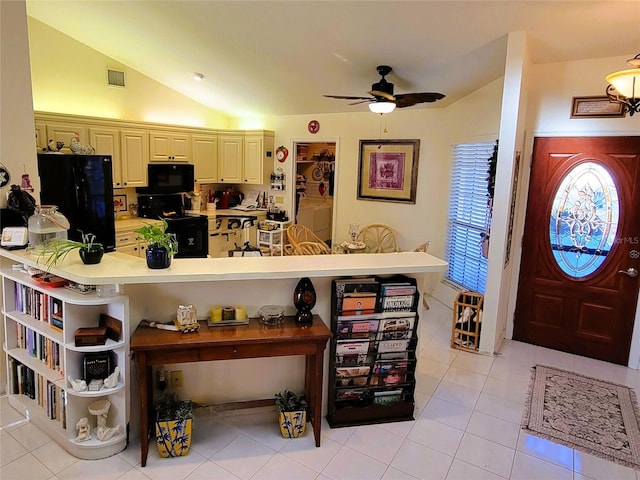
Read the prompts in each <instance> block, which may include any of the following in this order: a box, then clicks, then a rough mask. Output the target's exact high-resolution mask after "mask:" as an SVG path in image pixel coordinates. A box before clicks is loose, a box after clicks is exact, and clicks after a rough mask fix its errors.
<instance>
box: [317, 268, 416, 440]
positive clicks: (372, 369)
mask: <svg viewBox="0 0 640 480" xmlns="http://www.w3.org/2000/svg"><path fill="white" fill-rule="evenodd" d="M331 286H332V289H331V292H332V295H331V296H332V299H331V300H332V301H331V329H332V334H333V337H332V339H331V348H330V360H329V362H330V368H329V388H328V409H327V421H328V423H329V425H330V426H331V427H332V428H334V427H344V426H354V425H364V424H372V423H385V422H398V421H406V420H413V419H414V417H413V410H414V406H415V399H414V392H415V368H416V349H417V344H418V337H417V333H416V332H417V327H418V313H417V306H418V301H419V297H420V293H419V290H418V288H417V284H416V281H415V279H413V278H411V277H407V276H404V275H395V276H391V277H378V276H371V277H357V278H356V277H349V278H341V279H335V280H333V281H332V282H331Z"/></svg>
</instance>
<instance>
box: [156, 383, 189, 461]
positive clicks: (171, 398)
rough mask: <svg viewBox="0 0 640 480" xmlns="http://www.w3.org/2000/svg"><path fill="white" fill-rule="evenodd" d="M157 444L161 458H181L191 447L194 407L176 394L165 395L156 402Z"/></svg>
mask: <svg viewBox="0 0 640 480" xmlns="http://www.w3.org/2000/svg"><path fill="white" fill-rule="evenodd" d="M154 408H155V410H156V444H157V446H158V453H159V454H160V456H161V457H163V458H167V457H181V456H183V455H186V454H187V453H189V448H190V447H191V427H192V423H193V405H192V403H191V400H180V399H179V398H178V395H177V394H175V393H164V394H163V395H162V396H161V397H160V398H159V399H158V400H156V401H155V402H154Z"/></svg>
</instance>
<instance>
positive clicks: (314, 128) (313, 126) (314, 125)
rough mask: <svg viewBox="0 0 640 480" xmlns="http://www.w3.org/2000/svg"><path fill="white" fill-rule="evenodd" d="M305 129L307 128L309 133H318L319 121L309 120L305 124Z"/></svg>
mask: <svg viewBox="0 0 640 480" xmlns="http://www.w3.org/2000/svg"><path fill="white" fill-rule="evenodd" d="M307 129H308V130H309V133H318V130H320V122H319V121H317V120H311V121H310V122H309V125H307Z"/></svg>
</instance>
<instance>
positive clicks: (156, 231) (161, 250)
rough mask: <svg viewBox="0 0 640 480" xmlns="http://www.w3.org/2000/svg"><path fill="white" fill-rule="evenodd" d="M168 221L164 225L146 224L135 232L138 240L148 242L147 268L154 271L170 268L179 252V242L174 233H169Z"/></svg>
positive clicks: (164, 221)
mask: <svg viewBox="0 0 640 480" xmlns="http://www.w3.org/2000/svg"><path fill="white" fill-rule="evenodd" d="M166 230H167V221H166V220H164V219H163V220H162V224H161V225H158V224H155V223H146V224H144V225H143V226H142V227H140V228H138V229H137V230H135V232H136V233H137V234H138V236H137V238H136V240H144V241H145V242H147V244H148V246H147V255H146V256H147V267H149V268H153V269H159V268H169V266H170V265H171V259H172V258H173V256H174V255H175V254H176V253H177V252H178V241H177V240H176V236H175V234H173V233H167V231H166Z"/></svg>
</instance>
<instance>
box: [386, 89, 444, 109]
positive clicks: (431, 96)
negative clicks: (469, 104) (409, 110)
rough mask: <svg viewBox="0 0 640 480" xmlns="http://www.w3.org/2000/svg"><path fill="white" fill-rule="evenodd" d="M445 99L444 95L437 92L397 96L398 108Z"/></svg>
mask: <svg viewBox="0 0 640 480" xmlns="http://www.w3.org/2000/svg"><path fill="white" fill-rule="evenodd" d="M444 97H445V95H444V94H442V93H436V92H423V93H401V94H399V95H396V107H398V108H404V107H410V106H412V105H416V104H418V103H431V102H435V101H437V100H440V99H442V98H444Z"/></svg>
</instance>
